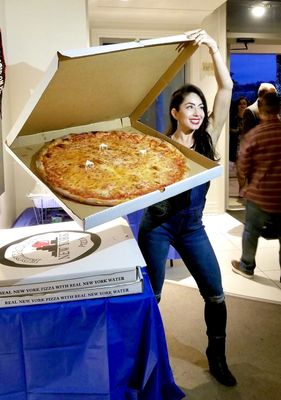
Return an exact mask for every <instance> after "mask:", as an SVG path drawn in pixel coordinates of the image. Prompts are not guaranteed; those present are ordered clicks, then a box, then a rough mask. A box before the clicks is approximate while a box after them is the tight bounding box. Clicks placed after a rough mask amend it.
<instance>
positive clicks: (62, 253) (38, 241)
mask: <svg viewBox="0 0 281 400" xmlns="http://www.w3.org/2000/svg"><path fill="white" fill-rule="evenodd" d="M141 266H144V260H143V258H142V255H141V252H140V250H139V248H138V246H137V243H136V241H135V239H134V237H133V234H132V231H131V229H130V227H129V225H128V223H127V222H126V220H125V219H124V218H117V219H115V220H113V221H110V222H107V223H105V224H102V225H99V226H98V227H96V228H94V229H89V230H87V231H84V230H82V229H79V226H78V225H77V223H75V222H65V223H58V224H49V225H37V226H32V227H28V228H26V227H24V228H14V229H7V230H3V231H2V234H1V238H0V308H1V307H14V306H26V305H34V304H46V303H53V302H63V301H74V300H76V301H77V300H86V299H95V298H100V297H115V296H124V295H132V294H138V293H142V291H143V276H142V270H141Z"/></svg>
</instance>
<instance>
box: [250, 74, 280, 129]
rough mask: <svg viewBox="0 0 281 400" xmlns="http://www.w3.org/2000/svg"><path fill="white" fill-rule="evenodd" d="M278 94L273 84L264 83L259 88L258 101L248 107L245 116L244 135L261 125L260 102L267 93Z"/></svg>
mask: <svg viewBox="0 0 281 400" xmlns="http://www.w3.org/2000/svg"><path fill="white" fill-rule="evenodd" d="M268 92H269V93H276V88H275V86H274V85H272V83H268V82H263V83H261V84H260V86H259V88H258V98H257V100H256V101H255V102H254V103H253V104H251V105H250V106H248V107H247V108H246V110H245V111H244V114H243V135H245V134H246V133H247V132H249V131H250V130H251V129H252V128H254V127H255V126H256V125H258V124H259V123H260V116H259V108H258V100H259V99H261V98H262V97H263V96H264V95H265V94H266V93H268Z"/></svg>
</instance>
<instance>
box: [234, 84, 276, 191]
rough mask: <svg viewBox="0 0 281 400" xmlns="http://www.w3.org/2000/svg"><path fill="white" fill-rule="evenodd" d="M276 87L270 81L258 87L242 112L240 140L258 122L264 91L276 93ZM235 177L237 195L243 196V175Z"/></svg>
mask: <svg viewBox="0 0 281 400" xmlns="http://www.w3.org/2000/svg"><path fill="white" fill-rule="evenodd" d="M276 92H277V91H276V88H275V86H274V85H273V84H272V83H269V82H263V83H261V84H260V86H259V88H258V97H257V100H256V101H255V102H254V103H253V104H251V105H250V106H248V107H247V108H246V109H245V111H244V114H243V129H242V133H241V135H240V142H242V140H243V139H244V137H245V135H246V134H247V132H249V131H250V130H251V129H252V128H254V127H255V126H256V125H258V124H259V123H260V116H259V109H258V100H259V99H261V98H262V97H263V96H264V95H265V94H266V93H276ZM237 179H238V184H239V196H240V197H243V194H242V190H243V177H240V175H239V172H237Z"/></svg>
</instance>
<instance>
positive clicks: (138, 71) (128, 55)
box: [5, 35, 222, 279]
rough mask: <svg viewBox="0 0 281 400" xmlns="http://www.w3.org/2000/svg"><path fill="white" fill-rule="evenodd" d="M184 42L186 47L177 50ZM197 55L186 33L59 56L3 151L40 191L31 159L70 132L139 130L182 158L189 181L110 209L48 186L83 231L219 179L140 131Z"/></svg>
mask: <svg viewBox="0 0 281 400" xmlns="http://www.w3.org/2000/svg"><path fill="white" fill-rule="evenodd" d="M183 42H184V43H185V46H181V49H180V50H179V49H178V47H179V44H182V43H183ZM195 50H196V46H194V43H193V42H192V41H188V40H187V38H186V35H177V36H171V37H164V38H156V39H151V40H142V41H134V42H128V43H122V44H116V45H108V46H98V47H92V48H87V49H82V50H73V51H64V52H58V53H57V54H56V56H55V57H54V59H53V61H52V62H51V64H50V67H49V68H48V70H47V71H46V73H45V75H44V78H43V80H42V82H41V83H40V85H39V86H38V87H37V89H36V90H35V91H34V92H33V94H32V96H31V98H30V100H29V101H28V103H27V104H26V107H25V108H24V110H23V112H22V114H21V115H20V117H19V118H18V120H17V122H16V123H15V125H14V127H13V128H12V130H11V131H10V133H9V134H8V136H7V139H6V143H5V144H6V148H7V151H8V152H9V153H10V154H11V155H12V156H13V157H14V158H15V160H16V161H17V162H18V163H19V164H20V165H21V166H22V167H23V168H24V169H25V170H26V171H27V172H28V173H29V174H30V175H31V176H32V177H33V178H34V180H35V181H36V182H39V183H41V184H42V185H44V186H46V185H45V184H44V182H42V181H41V178H40V176H39V175H38V172H37V170H36V168H35V163H34V158H35V155H36V153H37V152H38V150H40V149H41V148H42V146H43V145H45V144H46V143H47V142H49V141H51V140H52V139H57V138H60V137H63V136H65V135H67V134H71V133H74V134H77V133H82V132H89V131H112V130H118V131H125V132H128V133H133V132H140V133H143V134H145V135H150V136H153V137H158V138H160V139H161V140H165V141H168V142H170V143H172V144H173V145H174V146H175V147H177V148H178V149H179V150H180V151H181V152H182V153H183V154H184V156H185V157H187V158H188V165H189V167H190V174H189V176H188V177H187V178H184V179H182V180H180V181H178V182H175V183H173V184H171V185H168V186H166V187H165V188H164V190H163V189H162V190H155V191H153V192H151V193H147V194H145V195H142V196H139V197H137V198H134V199H131V200H128V201H124V202H122V203H121V204H118V205H115V206H111V207H109V206H101V205H100V206H93V205H86V204H81V203H79V202H77V201H74V200H70V199H67V198H65V197H63V196H62V195H59V194H58V193H56V191H54V190H53V189H52V188H50V187H47V186H46V189H47V190H48V191H49V192H50V195H51V196H53V197H54V199H55V200H56V202H57V203H58V204H59V205H60V206H61V207H62V208H63V209H64V210H65V211H66V212H67V213H68V214H69V215H70V217H71V218H72V219H73V220H74V221H75V222H76V224H77V226H79V227H80V228H81V229H82V230H84V231H89V230H90V231H91V229H93V228H95V227H99V226H100V225H102V224H105V223H109V222H111V221H112V220H115V219H116V218H119V217H124V216H126V215H127V214H130V213H132V212H134V211H137V210H140V209H143V208H145V207H147V206H149V205H152V204H154V203H156V202H159V201H161V200H164V199H167V198H169V197H171V196H174V195H176V194H179V193H181V192H183V191H185V190H188V189H190V188H192V187H194V186H197V185H199V184H202V183H204V182H207V181H209V180H210V179H213V178H215V177H217V176H219V175H220V174H221V171H222V168H221V166H220V165H218V164H217V163H216V162H213V161H211V160H209V159H207V158H205V157H203V156H201V155H200V154H198V153H196V152H194V151H191V150H189V149H187V148H185V147H184V146H181V145H180V144H176V143H174V142H173V141H172V140H171V139H169V138H167V137H166V136H164V135H162V134H161V133H160V132H158V131H156V130H155V129H153V128H152V127H150V126H148V125H146V124H145V123H144V118H142V117H143V115H144V113H145V111H146V110H148V109H149V107H150V106H151V105H152V104H153V103H154V102H155V100H156V98H157V96H159V95H160V94H161V92H162V91H163V90H164V89H165V88H166V87H167V86H168V84H169V82H170V81H171V80H172V79H173V78H174V77H175V76H177V74H178V72H179V71H181V70H182V69H183V68H184V65H185V63H186V61H187V60H188V58H189V57H191V56H192V54H193V52H194V51H195ZM112 250H113V249H112ZM117 257H120V258H121V260H117ZM122 257H123V255H122V254H119V253H118V254H116V255H114V254H112V258H111V261H112V268H115V267H116V265H119V266H120V265H121V264H122ZM117 261H118V262H117ZM76 262H77V261H76ZM101 262H102V260H101ZM133 264H135V265H137V264H138V263H137V262H135V263H133ZM51 270H52V268H50V269H49V276H50V275H51ZM116 272H118V271H117V270H116ZM39 275H40V274H39ZM65 279H67V273H66V277H65Z"/></svg>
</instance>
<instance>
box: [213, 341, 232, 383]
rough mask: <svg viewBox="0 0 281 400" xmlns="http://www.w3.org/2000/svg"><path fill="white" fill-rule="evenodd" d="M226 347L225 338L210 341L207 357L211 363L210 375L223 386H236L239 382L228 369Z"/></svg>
mask: <svg viewBox="0 0 281 400" xmlns="http://www.w3.org/2000/svg"><path fill="white" fill-rule="evenodd" d="M224 347H225V338H216V339H214V340H213V339H212V340H209V345H208V347H207V350H206V355H207V358H208V362H209V369H210V373H211V374H212V375H213V376H214V377H215V378H216V380H217V381H218V382H219V383H221V384H222V385H225V386H235V385H236V383H237V381H236V379H235V377H234V376H233V375H232V373H231V372H230V370H229V368H228V365H227V362H226V358H225V352H224Z"/></svg>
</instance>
